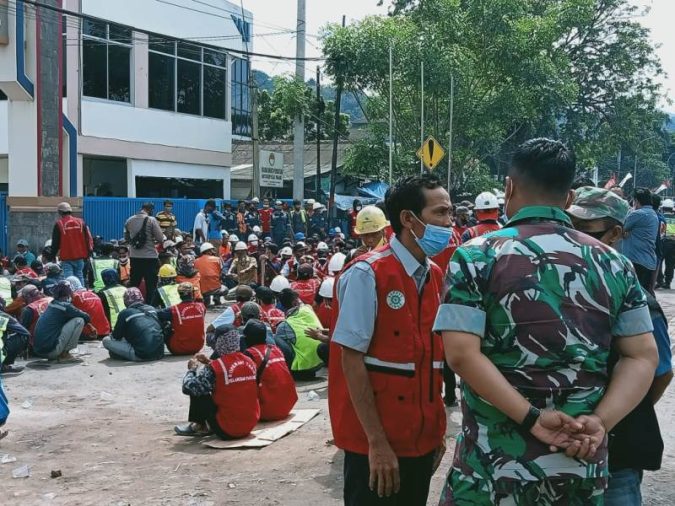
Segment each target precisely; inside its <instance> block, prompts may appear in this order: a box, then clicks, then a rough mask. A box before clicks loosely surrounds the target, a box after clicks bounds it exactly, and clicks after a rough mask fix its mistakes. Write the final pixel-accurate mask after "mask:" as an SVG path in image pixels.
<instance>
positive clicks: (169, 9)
mask: <svg viewBox="0 0 675 506" xmlns="http://www.w3.org/2000/svg"><path fill="white" fill-rule="evenodd" d="M44 3H45V4H49V5H59V3H61V4H62V8H63V9H65V10H68V11H72V12H76V13H80V14H81V16H71V15H65V16H63V17H61V14H60V13H57V12H56V11H51V12H50V14H52V15H53V17H54V18H55V19H54V21H53V23H54V24H57V25H59V29H60V30H62V35H63V47H62V48H61V49H60V51H61V52H60V55H61V56H62V59H61V72H60V76H59V78H60V79H61V80H62V86H61V87H60V88H61V89H62V93H63V99H62V102H61V103H62V112H63V117H62V118H60V121H61V122H62V123H61V124H62V129H61V134H62V136H61V150H60V152H59V157H60V161H61V162H60V174H59V176H58V181H59V185H60V188H59V191H58V192H56V193H53V192H51V193H46V192H45V191H44V184H42V185H41V183H40V174H41V172H40V166H41V164H40V160H39V159H38V158H39V157H40V156H41V153H44V151H41V149H40V148H39V141H38V139H40V138H41V128H42V125H44V124H45V122H44V119H43V118H42V110H41V108H40V105H39V100H37V97H38V96H39V95H38V93H37V91H38V90H37V89H36V88H37V81H39V80H36V77H37V76H38V74H40V69H39V68H38V67H39V65H38V64H39V61H40V59H39V58H38V57H37V55H38V53H39V51H41V49H40V37H36V27H39V26H42V30H44V29H45V28H44V26H45V20H46V19H47V17H46V14H43V19H42V23H43V24H42V25H40V23H39V22H38V20H37V19H36V18H40V16H39V15H38V16H36V9H35V7H34V6H32V5H29V4H26V3H24V2H22V1H21V0H8V1H7V0H5V1H4V2H3V1H0V90H1V91H2V92H3V93H2V94H0V99H2V100H0V190H2V189H5V190H8V192H9V196H10V197H25V198H31V197H35V198H38V197H40V196H41V195H58V196H65V197H81V196H86V195H98V196H126V197H136V196H138V197H164V196H166V197H176V198H180V197H192V198H206V197H222V198H229V197H230V167H231V165H232V139H233V136H234V137H235V138H237V137H238V136H241V137H250V110H249V105H248V103H249V100H248V88H247V82H246V81H247V78H248V67H247V65H248V64H247V62H246V60H245V59H242V52H244V51H250V50H252V49H253V47H252V44H251V34H252V27H251V22H252V15H251V13H250V12H248V11H244V12H242V9H241V7H240V6H239V5H237V4H235V3H230V2H227V1H225V0H209V2H204V3H202V2H199V3H195V2H189V1H186V0H175V1H168V2H164V1H162V0H114V1H111V0H63V1H62V2H57V1H54V0H52V1H50V0H45V1H44ZM3 4H4V5H3ZM43 10H44V8H41V9H40V12H42V11H43ZM45 12H46V11H45ZM37 14H39V13H37ZM242 14H243V16H242ZM3 23H4V24H3ZM3 28H4V29H5V30H6V33H5V37H4V40H3ZM40 75H42V74H40ZM43 78H44V77H43ZM43 149H44V148H43ZM36 168H37V169H36ZM43 177H44V176H43ZM55 180H56V179H55ZM3 184H4V185H8V188H3V187H2V185H3Z"/></svg>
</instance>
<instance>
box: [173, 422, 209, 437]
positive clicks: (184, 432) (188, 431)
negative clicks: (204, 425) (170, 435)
mask: <svg viewBox="0 0 675 506" xmlns="http://www.w3.org/2000/svg"><path fill="white" fill-rule="evenodd" d="M173 430H174V431H176V434H178V435H179V436H193V437H194V436H196V437H203V436H208V435H209V434H211V431H210V430H208V429H207V430H198V429H197V424H195V423H184V424H182V425H176V426H175V427H174V428H173Z"/></svg>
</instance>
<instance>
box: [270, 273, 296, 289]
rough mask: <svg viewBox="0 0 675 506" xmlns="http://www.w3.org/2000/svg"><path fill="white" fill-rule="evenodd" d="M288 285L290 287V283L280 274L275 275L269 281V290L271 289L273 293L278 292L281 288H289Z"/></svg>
mask: <svg viewBox="0 0 675 506" xmlns="http://www.w3.org/2000/svg"><path fill="white" fill-rule="evenodd" d="M290 287H291V284H290V283H289V282H288V280H287V279H286V278H285V277H283V276H282V275H281V274H279V275H278V276H276V277H275V278H274V279H273V280H272V282H271V283H270V290H272V291H273V292H275V293H280V292H281V290H283V289H284V288H290Z"/></svg>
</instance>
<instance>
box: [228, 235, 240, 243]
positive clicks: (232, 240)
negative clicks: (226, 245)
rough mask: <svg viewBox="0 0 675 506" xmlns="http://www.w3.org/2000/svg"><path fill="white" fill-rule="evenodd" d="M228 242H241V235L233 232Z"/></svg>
mask: <svg viewBox="0 0 675 506" xmlns="http://www.w3.org/2000/svg"><path fill="white" fill-rule="evenodd" d="M227 242H239V237H237V236H236V235H234V234H232V235H231V236H230V237H228V238H227Z"/></svg>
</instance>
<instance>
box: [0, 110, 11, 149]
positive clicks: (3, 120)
mask: <svg viewBox="0 0 675 506" xmlns="http://www.w3.org/2000/svg"><path fill="white" fill-rule="evenodd" d="M8 104H9V102H8V101H7V100H0V156H2V155H5V156H7V153H9V123H8V122H7V107H8Z"/></svg>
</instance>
